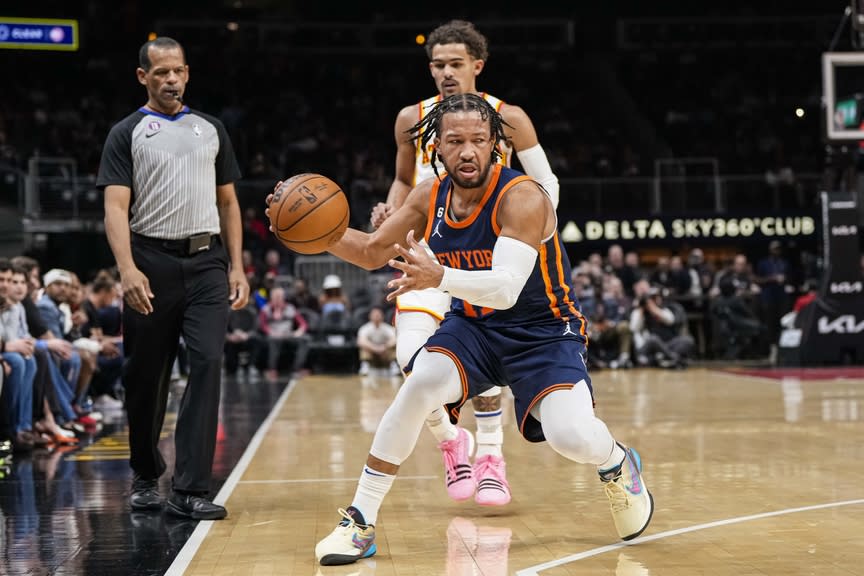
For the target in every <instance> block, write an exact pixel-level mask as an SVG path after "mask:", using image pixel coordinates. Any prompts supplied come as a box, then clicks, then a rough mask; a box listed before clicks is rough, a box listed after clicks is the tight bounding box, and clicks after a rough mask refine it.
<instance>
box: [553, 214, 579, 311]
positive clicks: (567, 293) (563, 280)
mask: <svg viewBox="0 0 864 576" xmlns="http://www.w3.org/2000/svg"><path fill="white" fill-rule="evenodd" d="M552 238H553V239H554V240H555V266H556V267H557V268H558V284H559V285H560V286H561V288H562V289H563V290H564V304H566V305H567V309H568V310H570V313H571V314H573V315H574V316H578V315H579V312H578V311H577V310H576V306H575V305H574V304H573V301H572V300H570V286H568V285H567V279H566V278H565V277H564V265H563V263H562V262H561V258H562V254H561V244H559V243H558V231H557V230H556V231H555V234H554V235H553V237H552Z"/></svg>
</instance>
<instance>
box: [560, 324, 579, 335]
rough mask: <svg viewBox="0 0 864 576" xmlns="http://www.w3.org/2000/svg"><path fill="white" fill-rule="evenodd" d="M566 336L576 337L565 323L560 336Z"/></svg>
mask: <svg viewBox="0 0 864 576" xmlns="http://www.w3.org/2000/svg"><path fill="white" fill-rule="evenodd" d="M568 334H570V335H571V336H576V333H575V332H573V330H571V329H570V322H567V325H566V326H565V327H564V334H562V336H567V335H568Z"/></svg>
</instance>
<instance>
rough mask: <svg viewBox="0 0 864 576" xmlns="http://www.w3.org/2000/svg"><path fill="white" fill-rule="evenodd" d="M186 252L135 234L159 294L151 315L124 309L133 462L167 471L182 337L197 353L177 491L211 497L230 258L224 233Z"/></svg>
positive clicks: (192, 356) (139, 257) (180, 431)
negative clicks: (174, 373) (171, 395)
mask: <svg viewBox="0 0 864 576" xmlns="http://www.w3.org/2000/svg"><path fill="white" fill-rule="evenodd" d="M174 244H176V243H174ZM184 252H185V250H183V249H182V248H177V247H174V246H172V243H171V242H163V241H160V240H157V239H152V238H145V237H142V236H138V235H133V237H132V257H133V259H134V261H135V265H136V266H137V267H138V268H139V269H140V270H141V272H143V273H144V274H145V275H146V276H147V278H148V280H149V281H150V289H151V291H152V292H153V294H154V295H155V297H154V298H153V300H152V301H151V303H152V305H153V312H152V313H150V314H149V315H146V316H145V315H142V314H139V313H138V312H136V311H135V310H133V309H132V308H131V307H130V306H128V305H127V306H124V310H123V345H124V354H125V357H126V361H125V363H124V367H123V368H124V369H123V384H124V387H125V389H126V412H127V416H128V419H129V450H130V466H131V467H132V470H133V471H134V472H135V473H136V474H137V475H138V476H140V477H142V478H144V479H155V478H158V477H159V476H160V475H162V473H163V472H165V468H166V465H165V460H164V458H163V457H162V454H161V452H160V451H159V446H158V444H159V435H160V432H161V430H162V424H163V422H164V420H165V410H166V407H167V402H168V389H169V385H170V379H171V368H172V367H173V365H174V359H175V358H176V357H177V346H178V342H179V339H180V336H181V335H182V336H183V339H184V341H185V343H186V347H187V350H188V355H189V379H188V382H187V384H186V389H185V391H184V393H183V398H182V399H181V401H180V408H179V411H178V414H177V425H176V429H175V432H174V447H175V449H174V453H175V462H174V477H173V480H172V485H173V487H174V490H175V491H177V492H183V493H191V494H206V493H207V492H208V491H209V489H210V476H211V471H212V466H213V454H214V452H215V449H216V428H217V424H218V421H219V393H220V383H221V375H220V370H221V365H222V350H223V346H224V343H225V333H226V329H227V325H228V312H229V302H228V276H227V274H228V272H227V271H228V256H227V254H226V252H225V249H224V247H223V246H222V243H221V241H220V240H219V237H218V236H214V237H213V238H212V240H211V242H210V249H209V250H207V251H203V252H199V253H197V254H195V255H191V256H190V255H185V254H184Z"/></svg>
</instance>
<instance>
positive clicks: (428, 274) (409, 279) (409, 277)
mask: <svg viewBox="0 0 864 576" xmlns="http://www.w3.org/2000/svg"><path fill="white" fill-rule="evenodd" d="M393 248H394V249H395V250H396V252H397V253H398V254H399V256H401V257H402V260H396V259H392V260H390V262H389V264H390V266H392V267H393V268H396V269H398V270H401V271H402V276H401V277H400V278H394V279H393V280H391V281H390V282H389V283H388V284H387V287H388V288H390V289H391V290H393V291H392V292H390V293H389V294H387V300H388V301H389V302H392V301H394V300H395V299H396V297H397V296H399V295H401V294H404V293H405V292H410V291H411V290H423V289H425V288H434V287H436V286H438V285H439V284H441V278H443V277H444V267H443V266H441V264H439V263H438V260H436V259H435V258H433V257H432V256H429V254H428V253H427V252H426V250H425V249H424V248H423V247H422V246H421V245H420V244H418V243H417V241H416V240H415V239H414V230H411V231H410V232H408V236H407V237H406V238H405V247H403V246H400V245H399V244H396V245H395V246H394V247H393Z"/></svg>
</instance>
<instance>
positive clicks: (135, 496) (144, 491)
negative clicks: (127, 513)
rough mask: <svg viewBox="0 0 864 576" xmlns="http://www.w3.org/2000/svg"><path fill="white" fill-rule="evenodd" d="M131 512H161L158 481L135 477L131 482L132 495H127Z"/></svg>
mask: <svg viewBox="0 0 864 576" xmlns="http://www.w3.org/2000/svg"><path fill="white" fill-rule="evenodd" d="M129 504H130V505H131V506H132V510H161V509H162V498H161V497H160V496H159V480H157V479H156V478H152V479H147V478H141V477H140V476H137V475H136V476H135V478H133V480H132V494H130V495H129Z"/></svg>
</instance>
